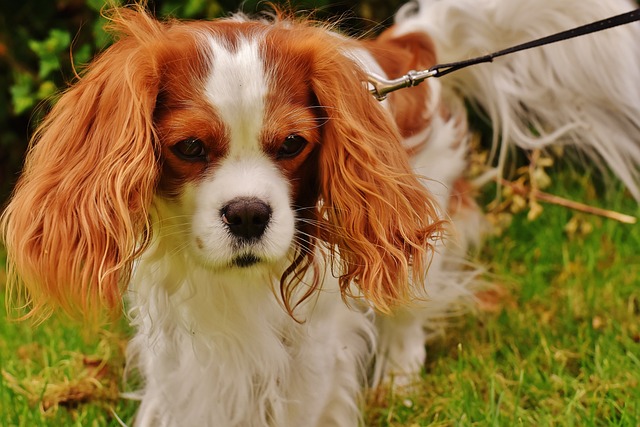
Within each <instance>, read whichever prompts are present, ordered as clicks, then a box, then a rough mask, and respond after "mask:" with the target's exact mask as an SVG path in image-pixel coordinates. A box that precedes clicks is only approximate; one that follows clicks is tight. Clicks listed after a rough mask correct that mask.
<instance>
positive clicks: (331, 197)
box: [2, 0, 640, 427]
mask: <svg viewBox="0 0 640 427" xmlns="http://www.w3.org/2000/svg"><path fill="white" fill-rule="evenodd" d="M630 8H632V3H631V2H629V1H626V0H612V1H608V2H600V1H598V0H565V1H557V0H535V1H534V0H519V1H514V0H503V1H495V0H493V1H489V0H476V1H471V0H441V1H428V0H425V1H421V2H420V3H419V4H418V3H411V4H408V5H407V6H405V7H404V8H403V9H402V10H401V11H400V12H399V14H398V17H397V22H396V24H395V25H394V26H393V27H392V28H390V29H389V30H387V31H386V32H385V33H383V34H382V35H381V36H380V37H379V38H378V39H376V40H373V41H360V40H353V39H350V38H346V37H343V36H341V35H338V34H336V33H334V32H332V31H331V30H330V29H329V28H327V27H321V26H317V25H313V24H310V23H305V22H298V21H296V20H292V19H281V18H274V19H268V20H250V19H248V18H246V17H244V16H234V17H232V18H229V19H222V20H216V21H210V22H179V21H167V22H159V21H156V20H155V19H153V18H152V17H150V16H149V15H148V14H147V13H146V12H144V11H143V10H142V8H135V9H120V10H116V11H114V13H113V31H114V32H115V34H116V35H117V41H116V42H115V43H114V44H113V46H111V47H110V48H109V49H107V50H106V51H105V52H104V53H103V54H102V55H100V56H99V57H98V58H97V59H96V60H95V61H94V62H93V63H92V64H91V65H89V67H88V68H87V70H86V73H84V75H83V77H82V78H81V79H80V80H79V81H78V82H77V83H75V84H74V85H73V86H72V87H71V88H70V89H69V90H67V91H66V92H65V93H64V94H63V95H62V97H61V98H60V100H59V101H58V103H57V104H56V106H55V107H54V108H53V110H52V111H51V112H50V114H49V115H48V116H47V118H46V119H45V121H44V123H43V124H42V125H41V127H40V128H39V130H38V131H37V132H36V134H35V136H34V139H33V144H32V147H31V149H30V151H29V154H28V156H27V160H26V164H25V168H24V173H23V176H22V178H21V180H20V182H19V184H18V186H17V188H16V190H15V194H14V195H13V199H12V200H11V202H10V204H9V205H8V207H7V209H6V211H5V212H4V215H3V219H2V233H3V236H4V241H5V244H6V247H7V251H8V255H9V261H8V266H9V286H10V289H11V291H12V292H13V293H14V294H15V295H22V296H23V297H24V298H26V299H27V301H28V303H29V304H30V305H31V307H32V308H33V313H34V314H36V315H37V314H41V315H43V314H44V315H46V314H47V313H49V312H51V311H52V310H55V309H58V308H61V309H63V310H65V311H67V312H69V313H71V314H75V315H78V314H80V315H81V316H86V317H89V318H91V317H95V316H97V315H98V314H97V313H99V312H100V311H101V310H103V308H104V306H107V307H108V308H109V309H110V310H112V311H114V312H118V311H119V310H120V309H121V305H122V300H123V297H124V296H125V293H126V298H127V299H128V310H129V315H130V317H131V321H132V324H133V325H134V326H135V328H136V331H137V332H136V334H135V336H134V338H133V339H132V341H131V344H130V347H129V353H130V356H129V362H130V364H131V365H134V366H135V367H137V368H138V369H140V371H141V372H142V374H143V376H144V378H145V380H146V382H145V385H144V388H143V389H142V390H140V391H139V397H140V399H141V401H142V402H141V406H140V409H139V412H138V415H137V417H136V425H138V426H175V425H180V426H223V427H227V426H278V427H285V426H302V425H304V426H322V427H324V426H355V425H358V423H359V420H360V407H359V401H360V396H361V392H362V389H363V386H364V385H365V381H366V378H367V372H368V371H369V370H370V369H371V367H370V363H372V360H373V359H374V358H375V362H374V363H375V364H376V366H375V368H374V369H373V372H374V373H375V379H376V380H383V379H384V378H385V377H387V376H389V375H400V374H407V375H410V374H413V373H415V372H417V371H418V370H419V369H420V366H421V363H422V362H423V359H424V351H425V350H424V341H425V339H426V338H427V335H428V332H429V330H430V328H432V327H433V319H435V318H438V317H442V316H443V315H446V314H447V313H448V312H449V311H450V310H451V309H452V307H454V305H455V304H457V303H459V302H460V301H461V299H462V300H464V299H468V298H469V297H470V295H471V294H472V290H473V289H472V288H473V283H474V281H473V278H472V275H470V274H469V273H467V272H465V271H463V270H461V269H460V268H459V267H460V265H461V264H463V262H462V260H463V256H464V252H465V247H466V244H467V243H466V242H473V241H476V240H477V236H476V233H477V231H478V230H479V228H480V227H479V226H478V224H479V223H480V221H481V215H480V213H479V210H478V209H477V207H476V205H475V203H473V200H471V199H470V197H469V195H467V194H464V193H459V192H458V193H459V194H454V192H455V191H454V189H456V188H462V187H463V186H460V185H457V183H459V182H460V180H461V179H462V178H463V177H464V173H465V169H466V168H467V155H468V144H467V138H468V130H467V122H466V112H465V109H464V108H463V97H468V98H471V99H472V100H473V101H474V102H476V103H478V104H480V105H482V106H483V107H484V109H485V110H486V111H487V112H488V113H489V114H490V116H491V118H492V119H493V120H494V125H495V126H496V127H497V129H500V130H501V134H502V136H503V137H504V138H505V139H506V140H508V141H513V142H515V143H517V144H520V145H523V146H526V147H531V146H535V147H538V146H541V145H546V144H549V143H552V142H556V141H558V140H562V141H561V142H564V141H571V142H575V143H576V144H578V145H580V146H581V147H583V148H584V150H585V151H586V152H593V153H594V155H596V156H597V157H598V158H601V159H603V160H605V161H606V162H607V163H608V165H609V166H610V167H611V169H612V170H613V171H614V172H615V173H617V174H618V175H619V176H620V178H622V179H623V180H625V182H626V183H627V185H628V186H629V188H630V190H631V191H632V192H633V194H634V195H635V196H636V197H637V198H638V196H639V195H640V193H639V192H638V175H639V173H638V164H639V163H640V148H639V146H640V144H638V135H640V132H638V131H639V130H640V122H639V121H640V93H639V88H640V83H639V82H640V81H639V80H638V78H637V76H638V72H639V70H640V47H639V45H640V44H638V43H637V40H640V28H639V27H638V26H637V25H635V24H634V25H629V26H627V27H625V28H619V29H615V30H611V31H609V32H607V33H603V34H601V35H598V36H592V37H590V38H588V39H584V40H578V41H575V42H572V43H574V44H573V45H571V46H566V45H565V46H554V47H549V48H544V49H540V50H539V51H536V52H530V53H523V54H519V55H517V56H513V57H512V58H509V59H506V60H504V61H502V62H501V63H499V64H495V65H491V66H481V67H477V68H475V69H474V70H471V71H464V72H460V74H458V75H455V76H453V77H452V78H448V80H444V79H443V80H442V81H440V80H434V81H429V82H427V83H425V84H423V85H421V86H418V87H414V88H411V89H405V90H403V91H400V92H397V93H394V94H392V95H390V96H389V98H388V100H387V101H384V102H383V103H379V102H378V101H377V100H375V99H374V97H373V96H371V94H370V93H369V91H368V88H367V85H366V81H367V76H368V74H370V73H375V74H378V75H383V76H387V77H390V78H393V77H398V76H400V75H402V74H405V73H406V72H407V71H409V70H411V69H423V68H428V67H430V66H432V65H434V64H435V63H436V61H440V62H442V61H448V60H449V59H464V58H465V57H468V56H470V55H473V54H475V53H486V52H488V51H492V50H495V49H497V48H500V47H504V46H503V45H509V44H513V43H515V42H520V41H526V40H528V39H531V38H534V37H536V36H539V35H546V34H548V33H552V32H555V31H559V30H563V29H566V28H569V27H572V26H574V25H575V24H581V23H586V22H589V21H591V20H595V19H600V18H603V17H606V16H609V15H612V14H615V13H619V12H622V11H624V10H625V9H626V10H628V9H630ZM603 63H605V64H607V66H608V68H609V69H610V70H612V72H613V73H615V76H608V77H604V78H603V77H602V75H601V74H600V73H599V71H598V70H597V67H598V66H599V65H600V64H603ZM532 125H535V127H536V129H537V131H538V133H537V134H535V135H534V134H533V133H532V132H530V131H529V129H530V128H531V127H532ZM452 200H458V203H451V201H452ZM460 200H462V202H460ZM449 219H450V220H451V221H447V220H449ZM448 222H450V223H452V224H455V225H458V226H459V229H460V230H461V231H460V232H458V233H455V234H457V236H458V237H459V239H458V243H457V244H454V243H453V242H446V241H447V240H448V239H449V238H450V236H452V235H453V234H454V233H449V232H448V231H447V230H448V225H447V224H448ZM443 241H445V243H446V244H443ZM425 295H426V297H425ZM416 296H422V298H418V299H416V300H414V301H412V302H410V303H409V301H410V300H411V299H412V298H413V297H416ZM374 356H375V357H374Z"/></svg>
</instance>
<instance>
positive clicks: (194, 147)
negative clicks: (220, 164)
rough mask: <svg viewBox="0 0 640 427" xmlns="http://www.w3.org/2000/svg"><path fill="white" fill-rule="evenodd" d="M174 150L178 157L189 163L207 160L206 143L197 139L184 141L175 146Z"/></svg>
mask: <svg viewBox="0 0 640 427" xmlns="http://www.w3.org/2000/svg"><path fill="white" fill-rule="evenodd" d="M172 149H173V152H174V153H175V154H176V156H178V157H180V158H181V159H182V160H186V161H189V162H195V161H200V160H205V159H206V157H207V152H206V151H205V149H204V143H203V142H202V141H201V140H199V139H197V138H187V139H184V140H182V141H180V142H178V143H177V144H176V145H174V146H173V147H172Z"/></svg>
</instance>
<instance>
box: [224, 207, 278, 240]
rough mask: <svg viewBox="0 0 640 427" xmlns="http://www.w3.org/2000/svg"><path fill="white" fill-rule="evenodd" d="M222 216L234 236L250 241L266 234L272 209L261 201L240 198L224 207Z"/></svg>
mask: <svg viewBox="0 0 640 427" xmlns="http://www.w3.org/2000/svg"><path fill="white" fill-rule="evenodd" d="M220 214H221V215H222V221H223V222H224V223H225V224H226V225H227V227H228V228H229V231H231V233H232V234H233V235H234V236H236V237H239V238H242V239H246V240H250V239H258V238H260V236H262V235H263V234H264V231H265V230H266V229H267V225H268V224H269V219H270V218H271V208H270V207H269V205H268V204H266V203H265V202H263V201H262V200H260V199H256V198H238V199H233V200H232V201H231V202H229V204H228V205H226V206H225V207H223V208H222V210H221V211H220Z"/></svg>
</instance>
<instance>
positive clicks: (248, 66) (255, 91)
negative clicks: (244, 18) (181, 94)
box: [205, 37, 268, 156]
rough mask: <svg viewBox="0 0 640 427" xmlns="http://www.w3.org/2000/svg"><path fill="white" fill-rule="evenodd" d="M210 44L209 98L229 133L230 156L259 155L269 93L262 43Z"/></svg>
mask: <svg viewBox="0 0 640 427" xmlns="http://www.w3.org/2000/svg"><path fill="white" fill-rule="evenodd" d="M208 42H209V45H210V49H211V52H212V61H211V71H210V72H209V76H208V77H207V80H206V81H205V96H206V98H207V100H208V101H209V102H210V103H211V104H212V105H213V106H214V107H215V108H216V111H217V112H218V114H219V115H220V118H221V119H222V120H223V122H224V123H225V125H226V127H227V129H228V130H229V137H230V147H229V150H230V153H229V154H230V155H231V156H233V155H234V154H235V153H240V152H242V153H247V151H254V152H259V150H260V138H259V137H260V131H261V129H262V124H263V118H264V110H265V98H266V94H267V91H268V81H267V75H266V73H265V70H264V62H263V60H262V58H261V55H260V47H259V40H256V39H255V38H254V39H253V40H248V39H240V40H239V41H238V44H237V46H235V47H233V48H232V47H230V46H228V45H227V44H225V43H224V41H221V40H217V39H215V38H213V37H211V38H210V39H209V40H208Z"/></svg>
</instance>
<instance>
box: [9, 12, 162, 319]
mask: <svg viewBox="0 0 640 427" xmlns="http://www.w3.org/2000/svg"><path fill="white" fill-rule="evenodd" d="M115 24H116V26H118V27H120V28H119V30H120V31H121V32H124V36H123V38H122V39H121V40H120V41H118V42H117V43H115V44H114V45H113V46H112V47H111V48H109V49H108V50H107V51H106V52H105V53H104V54H103V55H102V56H101V57H100V58H99V59H97V60H96V61H95V62H94V63H93V64H91V65H90V67H89V69H88V72H87V73H86V75H84V77H82V78H81V79H80V81H79V82H78V83H76V84H75V85H74V86H73V87H72V88H70V89H69V90H68V91H67V92H66V93H64V94H63V95H62V97H61V98H60V100H59V101H58V102H57V104H56V105H55V106H54V107H53V109H52V111H51V112H50V113H49V115H48V116H47V117H46V119H45V120H44V122H43V123H42V125H41V126H40V127H39V129H38V130H37V131H36V133H35V135H34V137H33V139H32V142H31V147H30V150H29V152H28V154H27V158H26V163H25V167H24V171H23V174H22V177H21V179H20V180H19V182H18V185H17V187H16V189H15V191H14V194H13V198H12V200H11V202H10V203H9V205H8V206H7V208H6V210H5V212H4V213H3V216H2V228H1V230H2V235H3V238H4V242H5V245H6V248H7V252H8V288H9V291H10V292H11V293H12V294H13V296H14V297H23V298H25V299H26V301H24V302H25V303H26V304H27V305H28V307H29V308H30V309H31V310H32V311H31V314H33V313H34V312H35V313H37V314H38V315H41V316H42V315H45V316H46V315H47V314H48V313H49V312H50V311H51V310H52V309H53V308H55V307H61V308H62V309H64V310H65V311H67V312H68V313H70V314H79V312H81V313H82V314H83V316H84V317H85V318H86V317H87V316H91V315H92V314H97V313H98V312H99V311H100V308H101V307H102V306H104V305H106V306H108V307H109V308H110V309H112V311H115V312H117V311H118V309H119V307H120V305H121V296H122V292H123V287H122V285H123V283H126V282H127V280H128V278H129V272H130V268H131V262H132V259H133V258H134V257H135V255H136V253H138V252H139V251H140V249H141V247H143V246H144V244H145V239H147V238H148V236H149V233H150V228H149V220H148V209H149V206H150V203H151V199H152V195H153V191H154V188H155V186H156V181H157V179H158V162H157V151H158V149H157V147H156V138H155V135H154V129H153V124H152V116H153V110H154V105H155V98H156V94H157V91H158V88H157V85H158V76H157V71H156V69H155V68H156V65H155V64H154V61H153V57H152V56H151V55H150V54H149V52H148V51H146V50H145V49H146V48H145V46H144V45H143V44H142V43H141V41H140V37H149V38H150V37H151V35H152V34H153V33H158V32H159V31H160V24H159V23H157V22H156V21H154V20H152V19H151V18H150V17H148V16H147V15H144V14H142V13H133V12H129V13H127V12H125V14H124V15H121V16H120V17H119V18H117V19H116V22H115ZM21 299H22V298H21Z"/></svg>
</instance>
